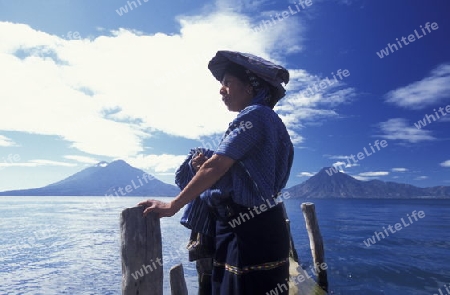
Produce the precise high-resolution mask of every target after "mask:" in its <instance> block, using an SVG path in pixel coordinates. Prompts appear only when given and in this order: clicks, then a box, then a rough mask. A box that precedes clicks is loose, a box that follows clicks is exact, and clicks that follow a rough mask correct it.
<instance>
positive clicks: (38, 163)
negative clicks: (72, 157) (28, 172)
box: [0, 159, 77, 168]
mask: <svg viewBox="0 0 450 295" xmlns="http://www.w3.org/2000/svg"><path fill="white" fill-rule="evenodd" d="M38 166H63V167H76V166H77V164H75V163H66V162H59V161H52V160H43V159H36V160H30V161H28V162H3V163H2V162H0V167H4V168H8V167H38Z"/></svg>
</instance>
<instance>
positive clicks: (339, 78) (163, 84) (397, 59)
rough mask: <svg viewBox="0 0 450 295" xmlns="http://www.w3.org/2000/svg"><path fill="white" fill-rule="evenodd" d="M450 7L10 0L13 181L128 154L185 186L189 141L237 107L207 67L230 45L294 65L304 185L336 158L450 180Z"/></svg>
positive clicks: (400, 177) (212, 130)
mask: <svg viewBox="0 0 450 295" xmlns="http://www.w3.org/2000/svg"><path fill="white" fill-rule="evenodd" d="M448 11H450V3H449V2H448V1H445V0H435V1H424V0H422V1H419V0H415V1H407V0H399V1H387V0H381V1H364V0H336V1H331V0H330V1H328V0H327V1H325V0H311V1H295V2H294V1H290V2H289V1H276V2H275V1H265V0H240V1H239V0H232V1H225V0H217V1H215V2H214V1H212V2H206V1H186V0H174V1H169V2H155V1H148V0H147V1H145V0H139V1H138V0H135V1H120V0H108V1H106V0H98V1H87V0H84V1H60V0H47V1H31V0H30V1H26V0H23V1H12V0H9V1H5V0H0V40H1V42H0V65H1V67H0V78H1V81H2V86H1V87H0V97H1V108H0V179H1V181H0V190H9V189H23V188H31V187H40V186H44V185H47V184H49V183H52V182H56V181H58V180H61V179H63V178H65V177H67V176H69V175H71V174H73V173H75V172H78V171H80V170H82V169H84V168H86V167H88V166H90V165H94V164H95V163H97V162H99V161H108V162H110V161H112V160H115V159H124V160H126V161H127V162H129V163H130V164H132V165H133V166H135V167H138V168H141V169H143V170H145V171H147V172H149V173H151V174H153V175H155V176H156V177H157V178H159V179H161V180H163V181H165V182H167V183H173V181H174V171H175V169H176V168H177V167H178V165H179V164H180V163H181V162H182V160H183V159H184V157H185V155H186V153H187V152H188V151H189V149H190V148H191V147H195V146H202V145H206V146H213V145H214V144H215V143H217V137H218V136H220V135H221V133H222V132H223V131H225V129H226V128H227V126H228V122H230V121H231V120H232V118H233V117H234V116H235V114H234V113H229V112H228V111H227V110H226V108H225V106H224V105H223V104H222V102H221V97H220V95H219V87H220V85H219V83H218V82H217V81H215V80H214V78H213V77H212V75H211V74H210V72H209V71H208V69H207V63H208V61H209V60H210V59H211V57H212V56H213V55H214V54H215V52H216V51H217V50H223V49H228V50H238V51H244V52H250V53H253V54H256V55H260V56H262V57H265V58H267V59H270V60H273V61H275V62H277V63H279V64H282V65H283V66H285V67H286V68H288V69H289V71H290V73H291V81H290V83H289V84H288V85H287V90H288V92H287V95H286V97H285V98H284V99H283V100H282V101H281V102H280V104H279V105H278V106H277V107H276V111H277V112H278V113H279V114H280V116H281V117H282V119H283V120H284V122H285V123H286V125H287V127H288V129H289V132H290V134H291V137H292V140H293V142H294V143H295V147H296V149H295V159H294V165H293V167H292V171H291V177H290V180H289V183H288V186H292V185H295V184H298V183H301V182H303V181H305V180H306V179H308V177H310V176H311V175H313V174H314V173H316V172H318V171H319V170H320V169H321V168H322V167H325V166H332V165H335V166H337V167H339V169H341V170H342V171H344V172H345V173H348V174H349V175H352V176H354V177H356V178H358V179H361V180H370V179H380V180H383V181H396V182H402V183H409V184H413V185H417V186H420V187H426V186H437V185H450V178H449V175H450V154H449V150H450V142H449V139H450V137H449V135H450V134H449V132H448V130H449V127H450V39H449V35H450V19H449V18H448ZM427 23H428V25H427ZM403 37H405V38H403ZM402 38H403V39H402ZM387 53H388V54H387ZM338 73H339V74H338ZM308 89H309V90H308ZM447 106H448V108H446V107H447ZM427 115H428V119H427V117H426V116H427ZM430 115H433V116H434V118H432V117H431V116H430ZM419 120H420V121H422V122H424V123H426V124H424V123H422V124H421V125H419V123H418V122H419ZM424 120H425V121H424ZM383 140H384V141H383ZM380 143H382V145H381V146H380ZM376 144H378V147H379V149H377V148H374V149H373V150H371V146H372V147H375V145H376ZM374 151H375V152H374ZM358 153H361V154H360V158H358V157H357V155H358ZM352 155H354V157H353V159H355V160H356V161H355V160H353V159H351V156H352Z"/></svg>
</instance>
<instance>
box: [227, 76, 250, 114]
mask: <svg viewBox="0 0 450 295" xmlns="http://www.w3.org/2000/svg"><path fill="white" fill-rule="evenodd" d="M221 83H222V87H221V88H220V95H222V101H223V102H224V103H225V105H226V106H227V108H228V110H229V111H231V112H240V111H242V110H243V109H244V108H245V107H247V106H248V105H249V104H250V102H251V101H252V98H253V90H252V87H251V86H250V84H245V83H243V82H242V81H241V80H239V79H238V78H236V77H235V76H232V75H230V74H228V73H227V74H225V75H224V76H223V79H222V82H221Z"/></svg>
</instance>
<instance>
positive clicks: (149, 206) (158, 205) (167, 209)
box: [138, 200, 181, 218]
mask: <svg viewBox="0 0 450 295" xmlns="http://www.w3.org/2000/svg"><path fill="white" fill-rule="evenodd" d="M138 206H144V207H145V209H144V217H145V216H147V214H148V213H157V214H158V215H159V218H161V217H171V216H174V215H175V213H177V212H178V211H179V210H180V209H181V208H179V207H178V206H177V205H176V202H174V201H172V202H170V203H165V202H162V201H158V200H147V201H143V202H140V203H139V204H138Z"/></svg>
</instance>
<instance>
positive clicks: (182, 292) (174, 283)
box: [170, 264, 188, 295]
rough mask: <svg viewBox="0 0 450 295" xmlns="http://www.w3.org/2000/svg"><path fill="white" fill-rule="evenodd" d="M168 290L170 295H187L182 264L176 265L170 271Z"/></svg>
mask: <svg viewBox="0 0 450 295" xmlns="http://www.w3.org/2000/svg"><path fill="white" fill-rule="evenodd" d="M170 289H171V293H172V295H188V289H187V286H186V280H185V279H184V270H183V265H182V264H177V265H175V266H173V267H172V268H171V269H170Z"/></svg>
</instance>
